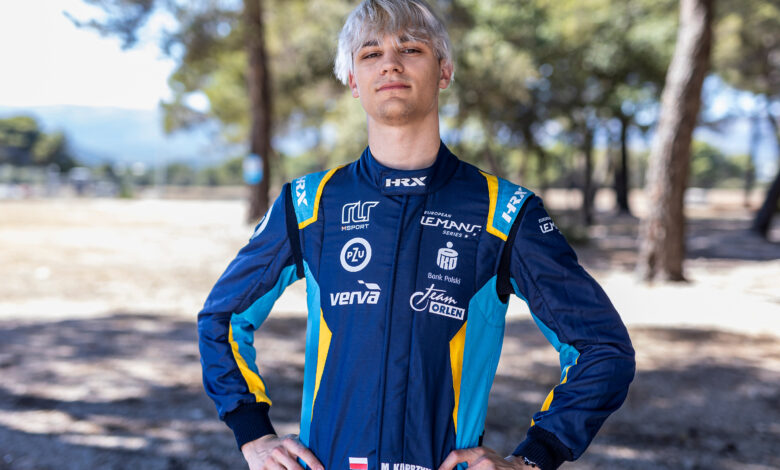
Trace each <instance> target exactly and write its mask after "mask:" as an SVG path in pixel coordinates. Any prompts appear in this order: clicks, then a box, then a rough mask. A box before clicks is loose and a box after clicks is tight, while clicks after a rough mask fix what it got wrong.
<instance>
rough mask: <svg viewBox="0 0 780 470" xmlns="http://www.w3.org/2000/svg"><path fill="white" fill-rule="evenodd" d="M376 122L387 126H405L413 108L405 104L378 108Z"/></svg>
mask: <svg viewBox="0 0 780 470" xmlns="http://www.w3.org/2000/svg"><path fill="white" fill-rule="evenodd" d="M378 111H379V112H378V115H377V120H378V121H380V122H383V123H385V124H389V125H395V126H397V125H401V124H406V123H408V122H409V121H410V119H411V117H412V111H413V107H412V106H409V105H407V104H406V103H399V102H397V101H396V102H393V103H386V104H384V105H383V106H380V107H379V110H378Z"/></svg>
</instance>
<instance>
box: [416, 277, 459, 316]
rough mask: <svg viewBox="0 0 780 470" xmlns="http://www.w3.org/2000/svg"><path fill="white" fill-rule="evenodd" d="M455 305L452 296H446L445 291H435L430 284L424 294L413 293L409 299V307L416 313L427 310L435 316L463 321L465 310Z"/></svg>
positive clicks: (455, 302)
mask: <svg viewBox="0 0 780 470" xmlns="http://www.w3.org/2000/svg"><path fill="white" fill-rule="evenodd" d="M457 304H458V302H457V301H456V300H455V299H454V298H452V296H449V295H447V291H445V290H444V289H437V288H436V285H435V284H431V286H430V287H428V288H426V289H425V291H424V292H415V293H414V294H412V296H411V297H409V305H410V306H411V307H412V309H414V310H416V311H418V312H422V311H425V310H427V311H429V312H430V313H435V314H436V315H442V316H444V317H449V318H455V319H457V320H463V315H464V314H465V313H466V310H465V309H462V308H460V307H456V306H455V305H457Z"/></svg>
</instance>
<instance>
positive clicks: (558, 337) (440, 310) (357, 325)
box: [198, 144, 634, 470]
mask: <svg viewBox="0 0 780 470" xmlns="http://www.w3.org/2000/svg"><path fill="white" fill-rule="evenodd" d="M304 277H305V278H306V294H307V304H308V319H307V324H306V352H305V366H304V377H303V400H302V403H301V421H300V425H301V427H300V439H301V441H302V442H303V444H304V445H306V446H307V447H309V448H310V449H311V450H312V451H313V452H314V454H315V455H316V456H317V457H318V458H319V460H320V461H321V462H322V463H323V465H324V466H325V469H327V470H331V469H332V470H336V469H339V470H347V469H370V470H410V469H412V470H435V469H437V468H438V467H439V465H440V464H441V463H442V461H443V460H444V459H445V458H446V456H447V455H448V454H449V452H450V451H451V450H453V449H463V448H469V447H475V446H477V445H479V444H480V443H481V436H482V434H483V432H484V424H485V415H486V410H487V403H488V394H489V391H490V388H491V385H492V382H493V379H494V376H495V373H496V368H497V365H498V360H499V356H500V353H501V345H502V340H503V335H504V325H505V313H506V309H507V300H508V295H509V294H510V293H514V294H516V295H517V296H518V297H520V298H521V299H523V300H524V301H525V302H527V304H528V306H529V309H530V311H531V312H532V315H533V319H534V321H535V322H536V324H537V325H538V327H539V328H540V329H541V331H542V333H543V334H544V335H545V336H546V337H547V339H548V340H549V341H550V342H551V343H552V345H553V346H554V347H555V349H556V350H557V351H558V352H559V354H560V364H561V380H560V384H558V385H557V386H556V387H555V388H554V389H553V390H552V391H551V392H550V393H549V395H548V397H547V399H546V400H545V401H544V403H543V404H542V406H541V409H540V411H539V412H537V413H535V414H534V416H533V419H532V421H531V427H530V429H529V431H528V432H527V435H526V438H525V440H523V441H522V442H521V443H520V445H519V446H518V447H517V449H516V450H515V451H514V454H515V455H523V456H525V457H527V458H528V459H530V460H532V461H535V462H536V463H537V464H538V465H539V466H541V468H543V469H547V468H557V467H558V466H559V465H560V464H561V463H562V462H563V461H564V460H573V459H576V458H577V457H579V455H580V454H582V452H583V451H584V450H585V448H586V447H587V446H588V444H589V443H590V441H591V440H592V438H593V437H594V435H595V434H596V432H597V431H598V429H599V428H600V427H601V425H602V423H603V422H604V420H605V419H606V418H607V416H608V415H609V414H610V413H611V412H613V411H615V410H616V409H617V408H618V407H620V405H621V404H622V403H623V401H624V399H625V397H626V393H627V390H628V385H629V383H630V382H631V380H632V379H633V375H634V351H633V349H632V346H631V342H630V340H629V337H628V334H627V332H626V329H625V327H624V326H623V324H622V322H621V320H620V317H619V316H618V314H617V312H616V311H615V309H614V308H613V306H612V304H611V303H610V301H609V299H608V298H607V296H606V295H605V293H604V292H603V290H602V289H601V288H600V287H599V286H598V284H597V283H596V282H595V281H594V280H593V279H592V278H591V277H590V276H589V275H588V274H587V273H586V272H585V271H584V270H583V268H582V267H581V266H580V265H579V264H578V262H577V258H576V255H575V254H574V252H573V251H572V249H571V248H570V247H569V245H568V244H567V242H566V240H565V239H564V237H563V235H561V233H560V232H559V231H558V229H557V228H556V226H555V224H554V223H553V221H552V220H551V219H550V217H549V216H548V214H547V212H546V211H545V209H544V207H543V205H542V201H541V200H540V198H539V197H537V196H534V195H533V194H532V193H531V191H529V190H527V189H525V188H523V187H520V186H517V185H514V184H512V183H510V182H508V181H505V180H503V179H500V178H497V177H495V176H492V175H490V174H487V173H483V172H481V171H479V170H478V169H477V168H476V167H474V166H472V165H470V164H468V163H465V162H462V161H460V160H458V159H457V158H456V157H455V156H454V155H453V154H452V153H451V152H450V151H449V150H448V149H447V147H446V146H445V145H444V144H441V146H440V149H439V152H438V155H437V158H436V161H435V163H434V164H433V165H432V166H431V167H429V168H426V169H422V170H395V169H391V168H387V167H385V166H383V165H381V164H380V163H379V162H377V161H376V160H375V159H374V158H373V157H372V155H371V152H370V151H369V149H368V148H366V150H365V151H364V152H363V154H362V156H361V157H360V159H358V160H357V161H355V162H352V163H350V164H348V165H346V166H343V167H339V168H334V169H331V170H329V171H324V172H321V173H315V174H310V175H306V176H303V177H301V178H298V179H296V180H294V181H292V183H289V184H286V185H285V186H284V188H283V190H282V193H281V195H280V196H279V197H278V198H277V200H276V201H275V202H274V204H273V206H272V207H271V208H270V209H269V211H268V213H267V214H266V215H265V217H264V218H263V219H262V221H261V222H260V224H259V225H258V226H257V228H256V230H255V232H254V234H253V235H252V237H251V239H250V240H249V243H248V244H247V245H246V246H245V247H244V248H243V249H242V250H241V251H240V252H239V253H238V255H237V257H236V258H235V259H234V260H233V261H232V262H231V264H230V265H229V266H228V268H227V270H226V271H225V272H224V274H223V275H222V276H221V277H220V279H219V281H218V282H217V284H216V285H215V286H214V288H213V290H212V291H211V293H210V295H209V297H208V299H207V300H206V302H205V305H204V307H203V310H202V311H201V312H200V314H199V316H198V332H199V337H200V352H201V358H202V359H201V362H202V365H203V378H204V384H205V388H206V391H207V393H208V394H209V396H210V397H211V398H212V399H213V400H214V402H215V403H216V406H217V410H218V412H219V416H220V418H221V419H223V420H224V421H225V422H226V423H227V425H228V426H230V428H231V429H232V430H233V432H234V434H235V436H236V440H237V442H238V445H239V447H240V446H241V445H243V444H244V443H246V442H248V441H251V440H254V439H256V438H259V437H261V436H263V435H265V434H269V433H271V432H273V427H272V425H271V422H270V420H269V418H268V410H269V407H270V405H271V399H270V398H269V396H270V394H269V393H268V387H267V386H266V383H265V381H264V379H263V378H262V377H261V376H260V374H259V372H258V368H257V366H256V364H255V357H256V356H255V354H256V351H255V348H254V346H253V333H254V331H255V330H256V329H257V328H258V327H260V325H261V324H262V323H263V321H264V320H265V319H266V317H267V316H268V314H269V312H270V311H271V308H272V306H273V304H274V301H275V300H276V299H277V298H278V297H279V295H280V294H281V293H282V291H283V290H284V288H285V287H286V286H288V285H289V284H291V283H293V282H295V281H296V280H297V279H300V278H304ZM511 419H521V420H522V419H525V418H524V417H522V416H514V417H511Z"/></svg>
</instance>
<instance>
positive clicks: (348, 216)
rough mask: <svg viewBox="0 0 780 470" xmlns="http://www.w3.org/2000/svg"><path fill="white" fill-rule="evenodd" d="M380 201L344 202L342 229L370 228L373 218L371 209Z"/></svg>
mask: <svg viewBox="0 0 780 470" xmlns="http://www.w3.org/2000/svg"><path fill="white" fill-rule="evenodd" d="M378 204H379V201H357V202H350V203H347V204H344V205H343V206H342V207H341V230H342V231H347V230H360V229H364V228H368V222H369V221H370V220H371V209H372V208H373V207H376V206H377V205H378Z"/></svg>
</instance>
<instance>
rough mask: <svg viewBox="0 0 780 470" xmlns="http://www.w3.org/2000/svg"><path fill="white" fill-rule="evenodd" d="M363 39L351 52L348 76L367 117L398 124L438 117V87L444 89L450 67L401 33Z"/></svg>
mask: <svg viewBox="0 0 780 470" xmlns="http://www.w3.org/2000/svg"><path fill="white" fill-rule="evenodd" d="M397 39H398V40H397V41H396V38H395V37H393V36H389V35H387V36H384V37H383V38H382V39H381V41H368V42H366V43H365V44H364V45H363V46H362V47H361V48H360V49H358V51H357V52H356V53H355V55H354V64H355V65H354V73H351V74H350V75H349V87H350V89H351V90H352V96H354V97H355V98H360V103H361V105H362V106H363V109H365V111H366V114H368V116H369V119H373V120H375V121H378V122H381V123H383V124H385V125H391V126H398V125H405V124H410V123H414V122H417V121H419V120H421V119H422V118H424V117H426V116H429V115H430V114H431V113H434V114H436V116H438V112H439V109H438V107H439V89H440V88H441V89H444V88H447V86H448V85H449V83H450V78H451V77H452V66H451V65H450V64H446V63H444V61H439V60H438V59H437V58H436V54H435V53H434V51H433V49H431V47H430V46H428V45H427V44H425V43H423V42H419V41H412V40H411V39H409V38H407V37H406V36H404V35H401V36H400V37H398V38H397Z"/></svg>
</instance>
